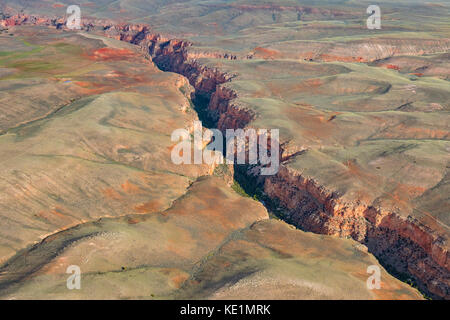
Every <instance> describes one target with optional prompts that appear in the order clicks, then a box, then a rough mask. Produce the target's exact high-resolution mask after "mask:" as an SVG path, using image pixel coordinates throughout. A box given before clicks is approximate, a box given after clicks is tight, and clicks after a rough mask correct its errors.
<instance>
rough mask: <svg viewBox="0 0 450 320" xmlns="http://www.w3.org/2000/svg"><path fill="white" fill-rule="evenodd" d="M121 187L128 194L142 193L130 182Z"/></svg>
mask: <svg viewBox="0 0 450 320" xmlns="http://www.w3.org/2000/svg"><path fill="white" fill-rule="evenodd" d="M121 187H122V189H123V191H125V192H126V193H141V191H142V190H141V189H140V188H139V187H138V186H137V185H135V184H133V183H131V182H130V181H128V180H127V181H125V183H123V184H122V185H121Z"/></svg>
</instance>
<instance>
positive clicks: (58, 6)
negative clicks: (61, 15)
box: [52, 3, 65, 8]
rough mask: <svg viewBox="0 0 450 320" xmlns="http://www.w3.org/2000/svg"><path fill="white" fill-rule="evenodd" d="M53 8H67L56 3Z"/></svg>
mask: <svg viewBox="0 0 450 320" xmlns="http://www.w3.org/2000/svg"><path fill="white" fill-rule="evenodd" d="M52 7H53V8H63V7H65V5H63V4H59V3H55V4H54V5H52Z"/></svg>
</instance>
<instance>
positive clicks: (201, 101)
mask: <svg viewBox="0 0 450 320" xmlns="http://www.w3.org/2000/svg"><path fill="white" fill-rule="evenodd" d="M247 9H252V8H251V7H241V8H240V10H247ZM253 9H255V8H253ZM257 9H258V10H259V9H267V8H257ZM273 9H274V8H273V7H270V8H269V10H273ZM277 10H282V11H284V10H287V9H286V8H281V7H280V8H278V9H277ZM296 10H297V11H298V8H297V9H296ZM288 11H289V10H288ZM314 13H317V12H314ZM27 24H32V25H34V26H39V27H53V28H63V27H61V26H63V20H59V21H58V20H56V19H53V18H52V19H49V18H43V17H42V16H39V17H38V16H30V15H23V14H22V15H17V16H12V17H8V18H7V19H4V20H3V21H2V22H1V23H0V25H3V26H4V27H8V28H14V26H16V25H27ZM84 25H85V28H84V32H83V33H87V35H86V36H87V37H91V36H90V35H99V36H103V37H107V38H112V39H115V40H119V41H121V42H127V43H129V44H132V45H136V46H138V47H139V48H140V50H139V51H140V54H142V55H143V56H144V57H146V58H147V59H149V60H150V61H152V62H153V63H154V64H155V65H156V66H158V68H159V69H161V70H162V71H170V72H174V73H178V74H180V75H182V76H183V77H185V78H186V79H187V81H188V82H189V84H190V85H191V86H192V87H193V88H194V90H195V91H193V92H192V93H191V94H190V95H188V97H187V98H188V99H190V100H191V101H193V102H194V104H195V106H194V109H196V110H195V111H196V112H197V113H198V114H199V117H200V119H201V120H204V123H206V122H208V123H210V127H217V128H219V129H220V130H225V129H228V128H233V129H238V128H268V129H271V128H280V129H281V138H282V140H281V141H280V142H281V152H280V158H281V159H282V164H281V167H280V171H279V173H278V174H276V175H274V176H271V177H266V178H264V177H261V176H260V175H258V172H259V170H260V168H258V166H252V167H243V168H235V170H234V171H235V173H234V177H235V179H237V180H238V181H239V182H241V185H242V186H244V189H245V190H246V191H248V192H249V193H251V194H254V195H256V196H259V197H260V198H261V199H263V201H262V202H264V204H265V205H266V207H267V208H269V209H270V210H273V211H276V212H278V214H279V217H280V218H281V219H282V220H285V221H287V222H289V223H291V224H293V225H294V226H296V227H298V228H300V229H301V230H304V231H310V232H313V233H318V234H324V235H328V236H335V237H341V238H351V239H353V240H355V241H358V242H360V243H361V244H364V245H366V246H367V248H368V250H369V252H370V253H372V254H373V255H375V256H376V257H377V258H378V259H379V260H380V262H381V263H382V265H383V266H385V267H386V268H387V269H388V270H389V271H390V272H392V273H393V274H394V275H396V276H398V277H400V278H402V279H410V280H413V282H414V283H415V284H416V285H417V286H418V287H419V288H420V289H421V290H422V291H423V292H425V293H426V294H427V295H429V296H431V297H433V298H443V299H448V298H449V294H450V293H449V287H450V276H449V271H450V265H449V255H450V254H449V250H448V236H449V230H448V229H449V227H448V209H449V207H450V205H449V202H448V194H449V192H448V191H449V189H448V185H449V184H448V178H449V176H450V175H449V174H448V163H449V160H450V159H449V152H450V145H449V143H448V138H449V130H448V123H449V121H448V120H449V118H448V108H449V107H450V106H449V105H448V101H449V100H448V97H449V87H448V82H445V81H447V80H446V79H448V78H447V77H448V61H446V59H445V54H448V50H449V44H450V40H449V39H445V38H444V39H430V40H426V41H423V40H399V39H383V38H378V39H370V40H350V41H347V42H342V43H339V41H338V42H335V43H331V44H330V43H323V42H322V43H315V42H314V41H311V42H307V43H305V45H304V46H302V45H301V44H298V43H296V44H295V46H292V45H293V43H291V42H290V41H286V42H283V41H280V42H278V43H274V45H271V46H268V47H259V46H258V47H254V49H253V50H227V49H229V48H225V50H224V49H218V50H217V49H216V48H211V47H209V46H207V47H202V46H198V44H196V42H195V41H191V40H182V39H181V38H176V37H172V36H164V35H162V34H160V33H157V32H154V31H153V30H152V28H151V27H150V26H148V25H146V24H116V23H113V22H111V21H102V20H98V19H94V18H93V19H91V20H88V21H86V22H85V24H84ZM83 33H82V34H83ZM197 42H198V41H197ZM374 48H375V50H374ZM323 52H326V54H325V53H323ZM409 56H426V58H423V59H427V60H426V62H427V63H428V67H427V69H428V70H430V69H433V68H435V69H439V72H430V73H428V74H426V77H431V78H430V80H427V81H422V82H420V81H418V80H417V79H416V78H411V76H410V75H409V73H408V72H412V71H417V70H416V69H408V70H407V71H406V73H405V74H404V75H403V74H402V68H403V67H402V68H401V67H398V68H393V67H389V68H387V67H386V64H382V61H383V60H386V61H389V63H390V61H391V60H392V61H395V59H404V60H405V61H406V62H405V65H406V66H409V64H408V61H409V60H408V59H411V58H409ZM428 56H429V57H430V58H428ZM392 63H398V62H392ZM387 66H392V64H387ZM430 66H433V67H430ZM420 68H422V65H421V66H420ZM267 74H270V75H271V81H266V77H267V76H266V75H267ZM424 75H425V74H422V75H421V76H420V77H423V76H424ZM180 81H181V83H182V80H180ZM412 81H413V82H412ZM185 85H186V83H184V84H183V85H182V87H185ZM188 91H189V90H188ZM184 104H186V102H185V103H184ZM186 105H187V104H186ZM342 148H344V149H345V152H343V151H342ZM431 154H432V155H433V157H429V155H431ZM205 169H206V170H207V171H209V172H212V171H214V169H215V168H209V169H207V168H205ZM197 174H199V175H202V173H197ZM169 210H170V209H169ZM259 223H262V224H264V222H258V223H257V224H256V225H253V226H252V227H251V228H250V230H249V231H246V232H245V233H247V232H248V233H249V234H251V233H252V232H253V229H255V228H256V229H258V224H259ZM277 223H278V222H277ZM277 223H275V222H270V223H269V225H270V227H269V228H270V229H274V230H275V229H277V228H278V227H279V226H278V225H277ZM266 227H267V226H265V227H264V228H266ZM264 228H263V229H264ZM280 228H281V227H280ZM283 228H284V227H283ZM271 232H274V231H271ZM278 232H279V233H281V234H282V233H288V231H287V230H286V231H278ZM289 232H290V231H289ZM269 234H270V232H269ZM308 235H309V234H308ZM246 237H252V236H251V235H246ZM264 237H267V238H269V236H268V234H267V233H266V234H264ZM264 237H263V238H264ZM280 237H281V236H280ZM294 237H295V236H294ZM270 238H271V237H270ZM246 239H247V238H246ZM271 239H272V238H271ZM272 240H273V239H272ZM339 240H342V239H339ZM259 241H262V240H259ZM265 241H268V239H265ZM274 241H275V242H276V240H274ZM303 241H304V240H303ZM333 241H334V240H333ZM301 243H302V240H299V242H298V243H296V244H295V245H296V246H299V245H301ZM229 245H230V246H231V247H232V248H231V249H230V250H231V253H229V254H230V255H232V252H234V251H233V250H235V249H233V245H232V244H231V243H230V244H229ZM292 245H293V244H292ZM227 246H228V244H227V245H226V246H225V247H227ZM225 247H224V248H225ZM224 250H225V249H223V248H222V249H221V254H222V252H226V250H225V251H224ZM218 259H219V261H223V260H221V259H220V257H218ZM208 263H212V264H213V265H214V263H215V262H214V260H212V261H209V262H208ZM274 270H275V269H274ZM265 272H269V271H265ZM269 273H270V272H269ZM199 274H202V273H199ZM203 277H204V278H202V279H210V277H211V275H210V274H209V273H207V274H204V275H203ZM200 278H201V277H200ZM202 281H206V280H201V281H200V282H199V283H202ZM209 281H212V280H209ZM254 281H257V280H254ZM265 283H266V284H265V285H267V280H266V282H265ZM193 288H194V287H189V286H188V287H185V289H183V290H182V291H181V292H179V293H177V294H178V295H180V296H186V295H187V296H192V295H193V294H194V293H193V292H197V293H195V294H199V293H198V291H195V290H198V289H195V290H194V289H193ZM193 290H194V291H193ZM233 290H234V289H233V287H231V288H229V289H228V291H226V293H225V296H228V295H230V294H236V292H235V291H233ZM187 292H189V294H188V293H187ZM214 294H215V295H219V296H221V297H223V294H224V293H220V291H219V292H216V293H214Z"/></svg>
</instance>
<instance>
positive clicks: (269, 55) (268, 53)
mask: <svg viewBox="0 0 450 320" xmlns="http://www.w3.org/2000/svg"><path fill="white" fill-rule="evenodd" d="M255 55H256V56H258V57H260V58H263V59H275V58H276V57H278V56H279V55H280V52H279V51H277V50H273V49H267V48H261V47H256V48H255Z"/></svg>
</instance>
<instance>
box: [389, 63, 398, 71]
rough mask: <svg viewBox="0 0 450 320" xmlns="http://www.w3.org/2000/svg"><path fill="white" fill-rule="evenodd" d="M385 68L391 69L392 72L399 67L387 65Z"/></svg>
mask: <svg viewBox="0 0 450 320" xmlns="http://www.w3.org/2000/svg"><path fill="white" fill-rule="evenodd" d="M386 68H388V69H392V70H397V71H398V70H400V67H399V66H396V65H394V64H388V65H387V66H386Z"/></svg>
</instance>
